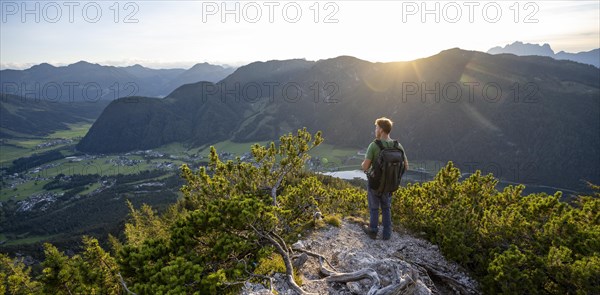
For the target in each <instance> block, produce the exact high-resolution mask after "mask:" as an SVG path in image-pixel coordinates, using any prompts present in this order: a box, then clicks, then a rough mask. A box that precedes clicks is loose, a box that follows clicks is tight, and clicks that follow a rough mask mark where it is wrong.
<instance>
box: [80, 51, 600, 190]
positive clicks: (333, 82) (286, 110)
mask: <svg viewBox="0 0 600 295" xmlns="http://www.w3.org/2000/svg"><path fill="white" fill-rule="evenodd" d="M380 116H387V117H389V118H391V119H392V120H393V121H394V122H395V124H394V129H393V131H392V135H391V136H392V137H393V138H397V139H399V140H400V142H401V143H402V144H403V145H404V147H405V149H406V151H407V154H408V156H409V159H416V160H435V161H442V162H445V161H449V160H451V161H454V162H455V163H456V164H457V166H459V167H462V168H463V169H465V168H466V169H467V171H469V170H474V169H481V170H487V171H489V172H494V174H495V175H496V176H497V177H501V178H504V179H509V180H513V181H515V182H519V183H538V184H545V185H552V186H556V187H564V188H570V189H575V190H579V189H583V187H585V181H591V182H594V183H600V170H599V167H600V157H598V155H599V154H600V134H599V132H598V130H600V70H599V69H598V68H596V67H594V66H591V65H585V64H581V63H576V62H572V61H565V60H555V59H553V58H549V57H541V56H515V55H512V54H499V55H491V54H487V53H482V52H476V51H466V50H461V49H458V48H455V49H450V50H445V51H442V52H440V53H439V54H437V55H434V56H431V57H428V58H423V59H418V60H415V61H409V62H389V63H373V62H368V61H364V60H360V59H357V58H354V57H351V56H340V57H336V58H331V59H324V60H318V61H306V60H302V59H295V60H273V61H268V62H255V63H251V64H248V65H246V66H243V67H240V68H238V69H237V70H235V71H234V72H233V73H232V74H231V75H229V76H227V77H226V78H224V79H222V80H221V81H219V82H217V83H211V82H198V83H192V84H187V85H183V86H181V87H179V88H177V89H176V90H174V91H173V92H171V93H170V94H169V95H167V96H166V97H165V98H151V97H143V96H134V97H125V98H120V99H117V100H114V101H112V102H111V103H110V104H109V105H108V106H107V107H106V109H105V110H104V112H103V113H102V114H101V115H100V117H99V118H98V119H97V120H96V122H95V123H94V125H93V126H92V127H91V129H90V130H89V132H88V133H87V135H86V136H85V137H84V138H83V139H82V140H81V141H80V142H79V144H78V146H77V148H78V150H80V151H83V152H87V153H119V152H126V151H131V150H136V149H149V148H154V147H157V146H160V145H163V144H167V143H171V142H184V143H186V144H189V145H191V146H202V145H207V144H212V143H216V142H219V141H223V140H232V141H235V142H255V141H262V140H273V139H276V138H278V136H279V135H281V134H283V133H286V132H289V131H293V130H295V129H298V128H302V127H307V128H308V129H309V130H310V131H313V132H314V131H316V130H322V131H323V134H324V136H325V139H326V141H327V142H328V143H331V144H334V145H337V146H345V147H352V148H357V149H360V148H365V147H366V146H367V145H368V144H369V142H370V141H371V140H373V137H374V132H373V130H374V128H373V122H374V119H375V118H378V117H380Z"/></svg>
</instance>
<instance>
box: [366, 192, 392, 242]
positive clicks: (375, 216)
mask: <svg viewBox="0 0 600 295" xmlns="http://www.w3.org/2000/svg"><path fill="white" fill-rule="evenodd" d="M367 198H368V202H369V215H370V218H369V228H370V229H371V231H372V232H375V233H376V232H377V231H378V229H377V228H378V227H379V208H380V207H381V219H382V223H383V237H384V238H389V237H390V236H391V235H392V208H391V206H392V193H383V194H381V195H378V194H377V192H375V191H374V190H373V189H371V188H370V187H369V185H367Z"/></svg>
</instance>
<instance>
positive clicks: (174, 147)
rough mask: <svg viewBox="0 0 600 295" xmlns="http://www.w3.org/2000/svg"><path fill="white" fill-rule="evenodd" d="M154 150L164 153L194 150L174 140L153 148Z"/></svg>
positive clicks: (178, 153) (189, 152)
mask: <svg viewBox="0 0 600 295" xmlns="http://www.w3.org/2000/svg"><path fill="white" fill-rule="evenodd" d="M153 150H154V151H157V152H161V153H166V154H170V155H182V154H186V153H187V154H193V153H195V152H196V150H194V149H193V148H189V147H187V146H186V145H184V144H183V143H180V142H174V143H170V144H166V145H163V146H160V147H157V148H155V149H153Z"/></svg>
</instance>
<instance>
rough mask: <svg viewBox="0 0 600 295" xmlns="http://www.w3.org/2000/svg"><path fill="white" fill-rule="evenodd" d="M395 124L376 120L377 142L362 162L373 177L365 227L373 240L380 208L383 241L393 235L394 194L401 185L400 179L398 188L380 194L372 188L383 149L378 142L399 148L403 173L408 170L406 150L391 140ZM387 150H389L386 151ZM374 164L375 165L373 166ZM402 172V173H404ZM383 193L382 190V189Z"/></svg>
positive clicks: (382, 119)
mask: <svg viewBox="0 0 600 295" xmlns="http://www.w3.org/2000/svg"><path fill="white" fill-rule="evenodd" d="M392 125H393V122H392V121H391V120H390V119H388V118H386V117H382V118H379V119H377V120H375V137H376V140H374V141H373V142H371V144H369V147H368V148H367V153H366V155H365V160H364V161H363V162H362V169H363V171H365V173H367V175H371V176H370V177H369V185H367V197H368V203H369V214H370V218H369V226H365V227H364V231H365V233H367V235H368V236H369V237H370V238H371V239H376V237H377V232H378V226H379V208H380V207H381V215H382V223H383V239H384V240H389V239H390V237H391V235H392V212H391V205H392V192H393V191H394V190H395V189H396V188H397V185H399V181H400V180H399V177H398V181H397V184H396V188H392V189H388V191H385V192H378V190H377V189H374V188H371V187H372V186H373V184H372V182H373V181H372V178H374V176H372V175H373V171H372V170H373V168H374V167H373V166H374V164H376V161H377V160H378V157H379V153H380V151H381V148H380V147H379V146H378V143H377V141H378V140H379V141H381V145H382V147H384V148H393V147H396V148H399V149H400V150H401V151H402V154H401V159H403V161H402V163H403V165H404V167H403V171H406V170H408V160H407V158H406V154H405V153H404V148H403V147H402V145H400V144H399V143H397V142H396V143H397V145H395V141H394V140H393V139H391V138H390V132H391V131H392ZM386 150H387V149H386ZM372 164H373V165H372ZM369 169H370V170H369ZM403 171H402V172H403ZM380 191H382V189H380Z"/></svg>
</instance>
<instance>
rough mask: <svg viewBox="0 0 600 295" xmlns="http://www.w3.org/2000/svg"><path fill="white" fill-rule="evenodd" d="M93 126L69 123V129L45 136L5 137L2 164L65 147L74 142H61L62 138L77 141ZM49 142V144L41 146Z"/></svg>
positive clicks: (0, 162)
mask: <svg viewBox="0 0 600 295" xmlns="http://www.w3.org/2000/svg"><path fill="white" fill-rule="evenodd" d="M91 126H92V124H91V123H78V124H69V128H70V129H69V130H60V131H56V132H54V133H52V134H49V135H48V136H45V137H20V138H8V139H4V141H3V142H2V144H0V165H1V166H2V167H5V166H7V165H10V164H11V162H12V161H13V160H16V159H18V158H23V157H28V156H31V155H33V154H35V153H42V152H45V151H49V150H52V149H56V148H60V147H65V146H67V145H69V144H72V143H67V142H62V143H61V142H60V141H58V140H60V139H66V140H72V141H74V142H76V140H78V138H81V137H83V136H85V134H86V133H87V131H88V130H89V129H90V127H91ZM43 144H47V145H48V146H40V145H43Z"/></svg>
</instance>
